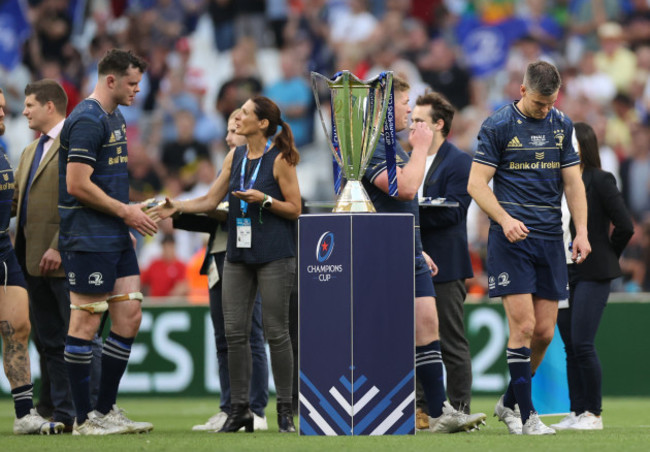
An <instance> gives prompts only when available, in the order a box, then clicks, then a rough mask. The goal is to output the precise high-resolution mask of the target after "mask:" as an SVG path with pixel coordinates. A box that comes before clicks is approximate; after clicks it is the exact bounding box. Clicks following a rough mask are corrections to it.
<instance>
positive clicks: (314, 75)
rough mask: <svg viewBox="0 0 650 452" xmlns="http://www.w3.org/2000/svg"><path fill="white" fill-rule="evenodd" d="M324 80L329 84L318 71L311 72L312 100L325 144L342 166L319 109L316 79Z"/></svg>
mask: <svg viewBox="0 0 650 452" xmlns="http://www.w3.org/2000/svg"><path fill="white" fill-rule="evenodd" d="M319 79H320V81H325V83H327V85H328V86H329V85H330V80H329V79H328V78H327V77H325V76H323V75H321V74H319V73H318V72H312V73H311V90H312V92H313V93H314V100H315V102H316V110H318V116H319V117H320V123H321V126H323V132H325V136H326V137H327V140H326V141H327V144H328V146H329V147H330V151H332V154H333V155H334V158H335V159H336V163H337V164H338V165H339V167H343V160H342V159H341V156H340V154H339V153H338V152H337V150H336V149H334V145H333V144H332V133H331V132H330V130H331V129H330V130H328V129H327V125H325V118H324V117H323V110H322V109H321V105H320V95H319V91H318V81H319ZM330 108H333V106H331V105H330Z"/></svg>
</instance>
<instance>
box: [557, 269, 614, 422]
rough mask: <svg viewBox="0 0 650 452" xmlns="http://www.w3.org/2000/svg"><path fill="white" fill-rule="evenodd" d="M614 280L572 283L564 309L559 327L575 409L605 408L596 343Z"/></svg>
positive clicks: (559, 316) (594, 409) (561, 310)
mask: <svg viewBox="0 0 650 452" xmlns="http://www.w3.org/2000/svg"><path fill="white" fill-rule="evenodd" d="M609 286H610V281H609V280H607V281H575V282H573V281H572V282H571V284H570V295H569V308H567V309H560V310H559V312H558V317H557V326H558V328H559V330H560V335H561V336H562V340H563V341H564V349H565V350H566V363H567V379H568V382H569V399H570V401H571V411H574V412H575V413H576V414H581V413H583V412H585V411H589V412H591V413H593V414H595V415H600V412H601V411H602V368H601V366H600V360H599V359H598V353H597V352H596V346H595V344H594V341H595V338H596V333H597V331H598V325H599V324H600V320H601V318H602V316H603V311H604V310H605V306H606V305H607V298H608V297H609V290H610V289H609Z"/></svg>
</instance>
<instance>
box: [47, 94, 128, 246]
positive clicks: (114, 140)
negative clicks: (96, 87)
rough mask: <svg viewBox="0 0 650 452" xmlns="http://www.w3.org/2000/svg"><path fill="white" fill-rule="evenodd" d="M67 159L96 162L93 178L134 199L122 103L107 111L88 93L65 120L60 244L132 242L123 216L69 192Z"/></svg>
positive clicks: (117, 196)
mask: <svg viewBox="0 0 650 452" xmlns="http://www.w3.org/2000/svg"><path fill="white" fill-rule="evenodd" d="M68 162H80V163H84V164H86V165H90V166H92V167H93V173H92V175H91V177H90V179H91V181H92V182H94V183H95V184H96V185H97V186H99V188H101V189H102V190H103V191H104V192H105V193H106V194H107V195H108V196H110V197H112V198H115V199H117V200H118V201H121V202H123V203H128V202H129V178H128V173H127V169H126V165H127V162H128V154H127V149H126V124H125V122H124V117H123V116H122V113H120V111H119V109H116V110H115V111H114V112H113V113H108V112H106V111H105V110H104V109H103V108H102V106H101V105H100V104H99V102H97V101H96V100H95V99H85V100H83V101H82V102H81V103H80V104H79V105H77V107H75V109H74V110H73V111H72V113H71V114H70V116H69V117H68V118H67V119H66V120H65V123H64V124H63V129H62V130H61V149H60V150H59V215H60V216H61V227H60V232H59V248H60V250H62V251H90V252H113V251H120V250H124V249H127V248H129V247H131V246H133V245H132V244H131V239H130V237H129V229H128V227H127V226H126V224H125V223H124V221H123V220H122V219H121V218H118V217H115V216H112V215H108V214H106V213H103V212H100V211H98V210H95V209H93V208H92V207H87V206H85V205H83V204H82V203H81V202H80V201H78V200H77V198H75V197H74V196H71V195H70V194H68V191H67V187H66V173H67V164H68Z"/></svg>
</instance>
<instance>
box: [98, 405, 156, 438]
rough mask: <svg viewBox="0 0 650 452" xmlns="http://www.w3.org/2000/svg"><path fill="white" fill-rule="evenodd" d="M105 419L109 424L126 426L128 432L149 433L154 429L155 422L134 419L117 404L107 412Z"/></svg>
mask: <svg viewBox="0 0 650 452" xmlns="http://www.w3.org/2000/svg"><path fill="white" fill-rule="evenodd" d="M104 421H105V422H107V423H108V424H111V425H115V426H117V427H123V428H125V429H126V433H148V432H150V431H151V430H153V424H152V423H151V422H136V421H132V420H131V419H129V418H128V417H126V414H124V410H123V409H121V408H118V407H117V405H113V409H112V410H111V411H109V412H108V413H106V415H105V416H104Z"/></svg>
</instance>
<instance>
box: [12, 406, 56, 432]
mask: <svg viewBox="0 0 650 452" xmlns="http://www.w3.org/2000/svg"><path fill="white" fill-rule="evenodd" d="M64 427H65V426H64V425H63V424H62V423H61V422H50V421H48V420H47V419H45V418H43V417H42V416H41V415H40V414H38V412H37V411H36V408H32V409H31V410H30V411H29V414H26V415H24V416H23V417H21V418H16V419H15V420H14V435H36V434H41V435H49V434H50V433H51V434H53V435H58V434H59V433H61V432H63V428H64Z"/></svg>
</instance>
